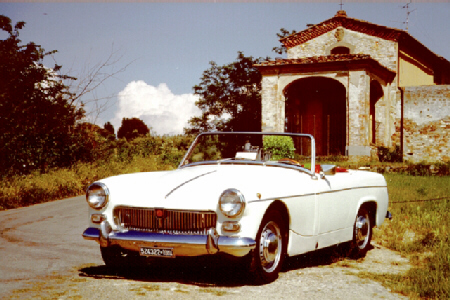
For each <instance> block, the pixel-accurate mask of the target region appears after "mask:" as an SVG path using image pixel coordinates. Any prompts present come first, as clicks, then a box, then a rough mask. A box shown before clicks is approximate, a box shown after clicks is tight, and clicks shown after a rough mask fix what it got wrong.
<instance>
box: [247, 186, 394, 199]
mask: <svg viewBox="0 0 450 300" xmlns="http://www.w3.org/2000/svg"><path fill="white" fill-rule="evenodd" d="M370 188H386V189H387V186H358V187H353V188H344V189H340V190H332V191H324V192H320V193H308V194H302V195H290V196H284V197H275V198H265V199H255V200H250V201H247V203H252V202H259V201H272V200H281V199H289V198H294V197H295V198H299V197H307V196H314V195H316V196H317V195H322V194H331V193H337V192H343V191H350V190H357V189H370Z"/></svg>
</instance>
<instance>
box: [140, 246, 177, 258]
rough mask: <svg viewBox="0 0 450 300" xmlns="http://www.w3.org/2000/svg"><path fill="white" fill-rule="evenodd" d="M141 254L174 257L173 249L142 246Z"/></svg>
mask: <svg viewBox="0 0 450 300" xmlns="http://www.w3.org/2000/svg"><path fill="white" fill-rule="evenodd" d="M141 256H159V257H173V249H172V248H151V247H141Z"/></svg>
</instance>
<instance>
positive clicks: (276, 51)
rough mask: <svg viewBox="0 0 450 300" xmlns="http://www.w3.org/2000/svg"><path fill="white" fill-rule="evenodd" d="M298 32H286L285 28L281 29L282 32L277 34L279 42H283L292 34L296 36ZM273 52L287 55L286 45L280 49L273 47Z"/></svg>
mask: <svg viewBox="0 0 450 300" xmlns="http://www.w3.org/2000/svg"><path fill="white" fill-rule="evenodd" d="M296 32H297V31H295V30H292V31H288V30H286V29H284V28H281V29H280V32H279V33H277V37H278V40H281V39H283V38H285V37H288V36H290V35H291V34H294V33H296ZM272 51H273V52H275V53H278V54H283V53H286V47H285V46H284V45H281V46H280V47H273V48H272Z"/></svg>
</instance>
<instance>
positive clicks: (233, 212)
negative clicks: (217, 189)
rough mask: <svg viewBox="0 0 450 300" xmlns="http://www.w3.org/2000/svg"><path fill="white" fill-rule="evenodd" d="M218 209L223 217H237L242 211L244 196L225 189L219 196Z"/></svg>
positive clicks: (233, 190) (235, 191) (236, 191)
mask: <svg viewBox="0 0 450 300" xmlns="http://www.w3.org/2000/svg"><path fill="white" fill-rule="evenodd" d="M219 207H220V211H221V212H222V213H223V214H224V215H225V216H227V217H230V218H234V217H237V216H239V215H240V214H241V213H242V212H243V211H244V208H245V199H244V196H243V195H242V194H241V192H239V191H238V190H236V189H227V190H225V191H224V192H223V193H222V195H220V198H219Z"/></svg>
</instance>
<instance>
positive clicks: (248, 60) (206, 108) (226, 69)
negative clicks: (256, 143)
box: [185, 52, 265, 134]
mask: <svg viewBox="0 0 450 300" xmlns="http://www.w3.org/2000/svg"><path fill="white" fill-rule="evenodd" d="M263 60H265V59H262V58H258V59H254V58H253V57H251V56H248V57H247V56H244V54H243V53H242V52H238V57H237V60H236V61H235V62H233V63H230V64H226V65H223V66H219V65H217V64H216V63H215V62H210V68H209V69H207V70H206V71H204V72H203V76H202V78H201V82H200V84H199V85H196V86H194V93H195V94H196V95H199V96H200V98H199V100H198V101H197V102H196V105H197V106H198V107H199V108H200V109H201V110H202V115H201V116H200V117H193V118H192V119H190V120H189V127H188V128H185V133H188V134H196V133H198V132H204V131H211V130H220V131H260V130H261V95H260V91H261V74H260V73H259V71H258V69H257V68H255V67H254V64H256V63H259V62H261V61H263Z"/></svg>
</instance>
